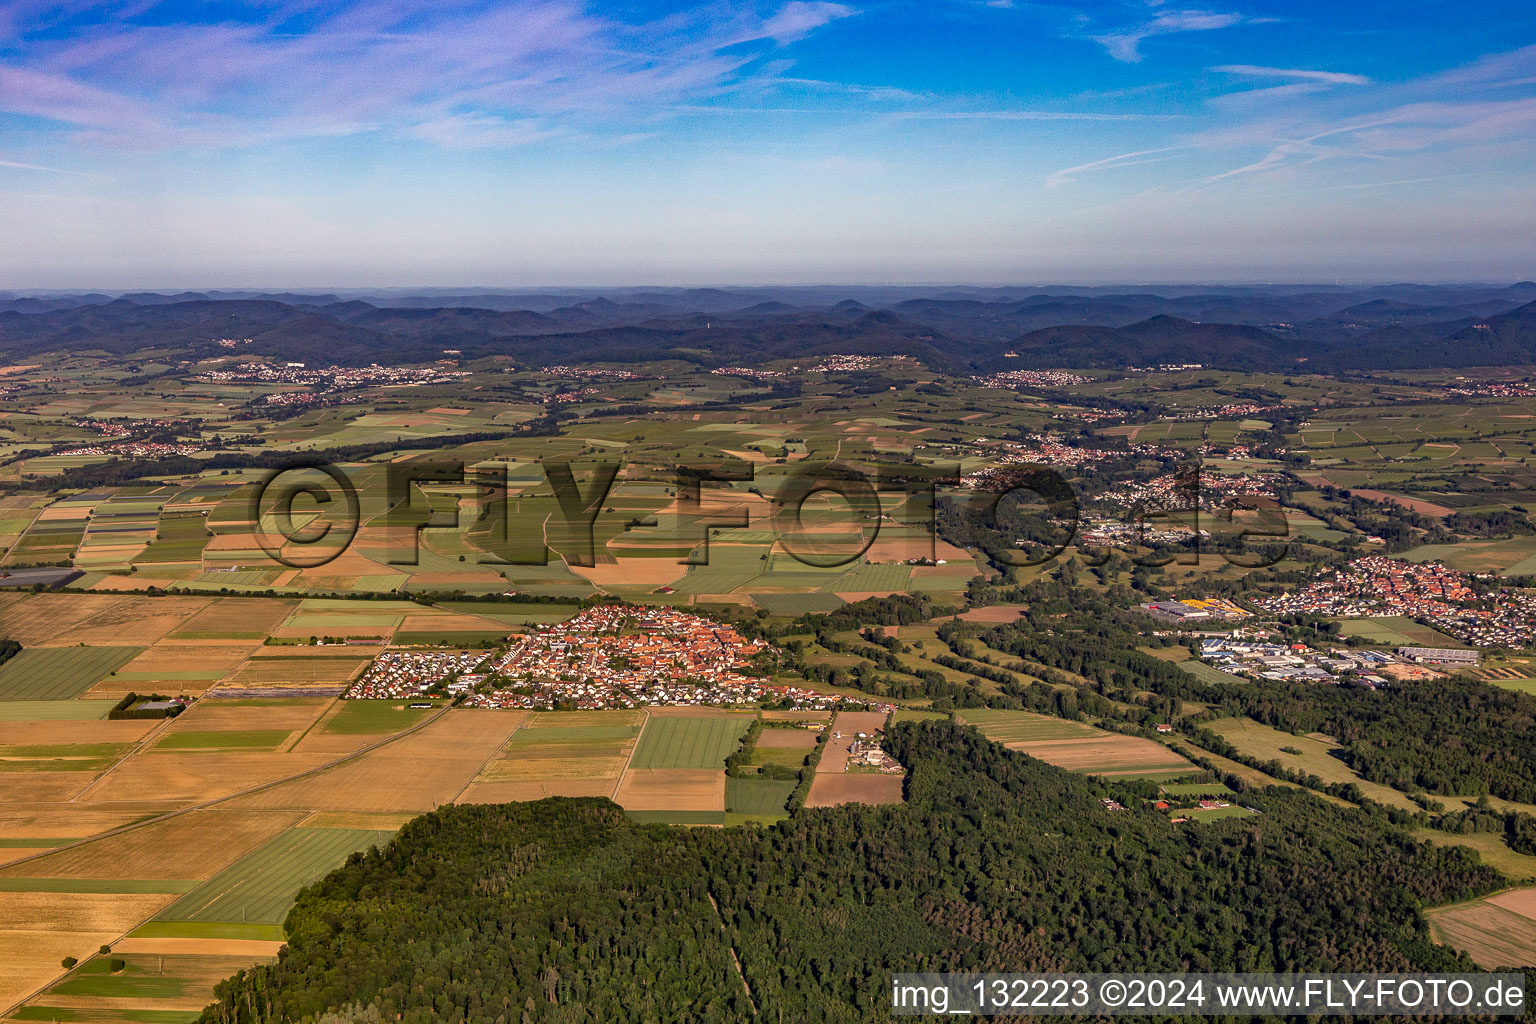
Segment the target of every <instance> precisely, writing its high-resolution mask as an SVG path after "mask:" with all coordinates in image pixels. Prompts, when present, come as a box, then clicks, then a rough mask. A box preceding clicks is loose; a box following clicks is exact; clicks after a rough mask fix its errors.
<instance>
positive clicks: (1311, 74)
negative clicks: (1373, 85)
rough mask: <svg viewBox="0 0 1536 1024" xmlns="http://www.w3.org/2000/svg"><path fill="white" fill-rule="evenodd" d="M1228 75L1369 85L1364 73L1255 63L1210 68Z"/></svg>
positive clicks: (1331, 83) (1332, 83)
mask: <svg viewBox="0 0 1536 1024" xmlns="http://www.w3.org/2000/svg"><path fill="white" fill-rule="evenodd" d="M1211 70H1212V71H1220V72H1222V73H1223V74H1228V75H1247V76H1248V77H1250V78H1287V79H1300V80H1302V81H1307V82H1324V83H1326V84H1328V85H1369V84H1370V82H1371V80H1370V79H1369V78H1367V77H1365V76H1364V75H1352V74H1347V73H1345V72H1342V71H1313V70H1310V69H1306V68H1266V67H1260V66H1258V65H1256V64H1220V65H1217V66H1216V67H1213V68H1211Z"/></svg>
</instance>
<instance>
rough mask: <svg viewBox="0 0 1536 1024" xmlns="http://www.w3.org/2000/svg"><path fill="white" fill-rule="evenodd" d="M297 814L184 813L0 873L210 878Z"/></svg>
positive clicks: (215, 810)
mask: <svg viewBox="0 0 1536 1024" xmlns="http://www.w3.org/2000/svg"><path fill="white" fill-rule="evenodd" d="M301 817H302V815H301V814H298V813H296V812H294V811H272V810H256V811H252V810H226V809H224V808H209V809H206V810H200V811H188V812H187V813H186V814H178V815H176V816H175V817H173V818H167V819H165V820H164V821H157V822H151V823H150V824H148V825H142V826H140V827H138V828H134V829H129V830H128V831H127V832H122V833H119V834H117V835H113V836H106V837H104V838H101V839H97V840H93V841H92V842H89V843H83V844H81V845H79V846H74V847H70V848H69V849H65V850H60V851H58V852H57V853H52V854H49V855H48V856H46V857H39V858H38V859H37V860H33V861H28V862H26V863H25V864H12V865H9V866H7V867H5V868H0V877H4V878H145V879H159V878H198V879H202V878H210V877H212V876H213V875H214V874H216V873H218V872H219V871H220V870H222V869H224V868H226V867H228V866H229V865H230V864H233V863H234V862H235V861H236V860H238V859H239V858H240V857H242V856H244V855H245V854H247V853H249V852H250V851H251V850H254V849H255V848H256V847H258V846H260V845H261V844H262V843H264V842H266V841H267V840H268V839H271V838H272V837H273V836H275V835H277V834H278V833H279V832H281V831H282V830H283V829H285V828H287V827H288V826H290V825H292V824H294V822H296V821H298V819H299V818H301ZM5 898H6V899H7V900H9V899H10V898H11V894H9V893H8V894H6V897H5Z"/></svg>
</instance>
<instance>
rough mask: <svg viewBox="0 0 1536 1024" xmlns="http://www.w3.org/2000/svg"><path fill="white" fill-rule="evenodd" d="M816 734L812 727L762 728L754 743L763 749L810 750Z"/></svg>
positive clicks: (813, 744) (814, 743) (814, 744)
mask: <svg viewBox="0 0 1536 1024" xmlns="http://www.w3.org/2000/svg"><path fill="white" fill-rule="evenodd" d="M818 735H819V734H818V733H817V732H816V731H815V730H813V729H764V730H763V731H762V732H760V733H758V735H757V744H756V745H757V746H759V747H762V748H763V749H764V750H811V749H812V748H814V747H815V746H816V737H817V736H818Z"/></svg>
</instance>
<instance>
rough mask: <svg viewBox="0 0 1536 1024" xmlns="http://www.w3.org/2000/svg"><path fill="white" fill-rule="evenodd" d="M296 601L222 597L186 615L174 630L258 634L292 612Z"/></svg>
mask: <svg viewBox="0 0 1536 1024" xmlns="http://www.w3.org/2000/svg"><path fill="white" fill-rule="evenodd" d="M297 606H298V602H297V601H291V600H281V599H266V598H249V597H247V598H242V597H224V598H220V599H219V600H218V601H215V602H214V603H213V605H212V606H211V607H208V608H205V609H203V610H202V611H199V612H198V613H197V614H195V615H191V616H188V617H187V619H186V620H185V621H183V622H182V624H181V626H180V628H178V629H177V630H176V634H177V635H178V636H187V635H192V636H196V635H199V634H203V635H206V634H218V633H239V634H241V635H242V636H244V635H246V634H261V635H262V636H265V635H266V634H267V632H268V631H270V630H271V629H272V628H273V627H275V626H276V625H277V624H278V623H280V622H282V621H283V620H284V619H286V618H287V617H288V616H289V615H290V614H292V612H293V609H294V608H295V607H297Z"/></svg>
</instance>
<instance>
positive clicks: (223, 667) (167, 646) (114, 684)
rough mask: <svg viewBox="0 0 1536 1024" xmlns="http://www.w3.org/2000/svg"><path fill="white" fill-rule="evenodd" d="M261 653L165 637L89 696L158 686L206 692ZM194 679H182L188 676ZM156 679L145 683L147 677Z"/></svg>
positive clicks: (249, 647) (249, 644)
mask: <svg viewBox="0 0 1536 1024" xmlns="http://www.w3.org/2000/svg"><path fill="white" fill-rule="evenodd" d="M260 649H261V645H260V644H259V643H256V642H254V641H246V642H243V643H242V642H230V641H227V640H223V641H220V640H178V639H176V638H175V637H168V638H166V639H164V640H161V641H160V642H159V643H157V644H155V646H153V647H151V648H149V649H148V650H146V651H145V652H144V653H142V654H140V655H138V656H137V657H135V658H134V659H133V660H132V661H130V662H128V663H127V664H126V665H124V666H123V667H122V668H120V669H118V670H117V675H116V676H115V677H108V678H106V679H103V680H102V681H101V682H100V683H97V684H96V687H95V689H94V690H92V691H91V693H90V696H94V697H100V696H103V695H104V694H103V691H105V690H107V689H108V688H112V689H113V690H114V691H117V692H122V693H126V692H127V691H128V690H131V689H135V688H137V689H138V690H140V691H143V690H145V689H147V688H148V687H150V686H153V685H155V684H156V683H160V685H161V686H162V687H174V688H179V689H178V691H177V692H182V691H188V688H191V689H190V691H188V692H191V691H195V690H202V689H206V688H207V687H208V685H209V684H210V683H212V682H213V681H215V680H218V679H220V678H222V677H224V676H226V675H228V674H229V673H230V672H233V671H234V670H235V668H236V666H238V665H239V664H240V663H241V662H242V661H244V660H245V659H246V658H249V657H250V656H251V655H252V654H254V653H256V652H257V651H259V650H260ZM194 673H195V674H196V675H197V676H198V678H196V679H190V678H186V677H187V676H191V675H192V674H194ZM157 675H158V676H161V678H160V679H146V678H145V677H150V676H157Z"/></svg>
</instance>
